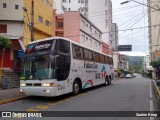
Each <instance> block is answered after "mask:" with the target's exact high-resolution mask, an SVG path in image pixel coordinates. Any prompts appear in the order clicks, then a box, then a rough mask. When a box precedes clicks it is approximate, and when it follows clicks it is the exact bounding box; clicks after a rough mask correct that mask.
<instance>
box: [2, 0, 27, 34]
mask: <svg viewBox="0 0 160 120" xmlns="http://www.w3.org/2000/svg"><path fill="white" fill-rule="evenodd" d="M22 7H23V0H0V33H3V34H6V35H14V36H23V29H24V27H23V9H22Z"/></svg>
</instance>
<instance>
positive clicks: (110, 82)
mask: <svg viewBox="0 0 160 120" xmlns="http://www.w3.org/2000/svg"><path fill="white" fill-rule="evenodd" d="M111 84H112V80H111V76H109V79H108V85H111Z"/></svg>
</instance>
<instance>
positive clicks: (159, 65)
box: [150, 60, 160, 69]
mask: <svg viewBox="0 0 160 120" xmlns="http://www.w3.org/2000/svg"><path fill="white" fill-rule="evenodd" d="M150 65H151V66H153V67H154V68H157V69H159V67H160V60H159V61H157V60H154V61H152V62H150Z"/></svg>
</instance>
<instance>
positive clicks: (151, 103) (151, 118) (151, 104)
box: [150, 100, 154, 120]
mask: <svg viewBox="0 0 160 120" xmlns="http://www.w3.org/2000/svg"><path fill="white" fill-rule="evenodd" d="M153 110H154V109H153V101H152V100H150V112H152V111H153ZM150 120H154V117H150Z"/></svg>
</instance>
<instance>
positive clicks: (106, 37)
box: [88, 0, 112, 46]
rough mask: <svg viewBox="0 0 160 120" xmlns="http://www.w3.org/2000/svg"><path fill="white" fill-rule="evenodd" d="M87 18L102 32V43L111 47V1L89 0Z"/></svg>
mask: <svg viewBox="0 0 160 120" xmlns="http://www.w3.org/2000/svg"><path fill="white" fill-rule="evenodd" d="M88 18H89V19H90V20H91V21H92V22H93V23H94V24H95V25H96V26H97V27H99V28H100V30H101V31H102V32H103V35H102V41H104V42H106V43H107V44H108V45H109V46H110V45H111V39H112V38H111V32H110V31H111V28H112V2H111V0H89V7H88Z"/></svg>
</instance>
